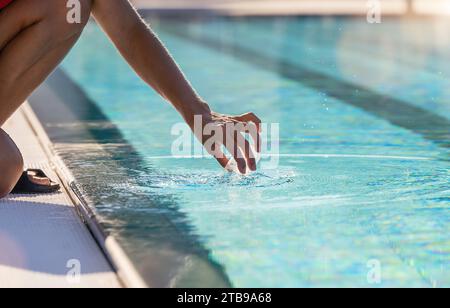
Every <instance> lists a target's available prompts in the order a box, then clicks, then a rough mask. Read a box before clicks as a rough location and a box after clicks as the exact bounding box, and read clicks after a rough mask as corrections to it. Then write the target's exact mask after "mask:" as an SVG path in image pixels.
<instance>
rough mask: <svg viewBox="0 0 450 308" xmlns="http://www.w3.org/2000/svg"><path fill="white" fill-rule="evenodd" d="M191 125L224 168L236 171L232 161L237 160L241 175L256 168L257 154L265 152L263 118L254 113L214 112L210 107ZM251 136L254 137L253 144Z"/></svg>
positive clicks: (209, 151) (207, 149)
mask: <svg viewBox="0 0 450 308" xmlns="http://www.w3.org/2000/svg"><path fill="white" fill-rule="evenodd" d="M190 126H191V128H192V130H193V131H194V134H195V135H196V137H197V138H198V139H199V140H200V141H201V143H202V144H203V146H204V147H205V149H206V151H208V153H209V154H211V155H212V156H214V157H215V158H216V159H217V161H218V162H219V164H220V165H221V166H222V167H223V168H225V169H227V170H229V171H233V168H232V165H231V164H232V162H233V160H234V162H236V166H237V169H238V170H239V172H240V173H241V174H246V173H247V172H248V171H256V165H257V154H258V153H260V152H261V138H260V133H261V120H260V119H259V118H258V117H257V116H256V115H255V114H254V113H252V112H250V113H246V114H243V115H239V116H232V115H225V114H220V113H217V112H213V111H210V110H209V108H208V110H206V111H205V112H202V113H201V114H197V115H196V116H195V119H194V123H193V124H192V123H190ZM247 136H250V137H251V138H252V139H253V146H252V145H251V143H250V142H249V140H248V139H247V138H246V137H247ZM222 148H225V149H226V151H227V152H228V153H229V154H230V155H231V156H232V159H230V158H228V157H227V155H226V154H225V153H224V151H223V150H222Z"/></svg>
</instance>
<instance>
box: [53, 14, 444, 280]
mask: <svg viewBox="0 0 450 308" xmlns="http://www.w3.org/2000/svg"><path fill="white" fill-rule="evenodd" d="M155 21H159V23H158V22H156V28H157V30H160V32H161V34H162V36H163V39H164V41H165V42H166V43H167V44H168V45H169V48H170V49H171V50H172V51H173V53H174V54H175V56H176V58H177V59H178V60H179V61H180V63H181V65H182V66H183V68H184V69H185V70H186V73H187V75H188V76H189V77H190V78H191V79H192V81H193V83H194V84H195V85H196V86H197V88H198V89H199V91H200V92H201V93H202V94H204V96H205V97H206V98H207V99H208V101H210V102H211V104H212V105H213V106H214V107H215V108H216V109H217V110H219V111H225V112H232V111H235V112H236V113H240V112H246V111H248V110H249V109H254V110H257V111H258V113H259V115H260V116H261V117H262V118H263V119H264V120H265V121H266V122H278V123H281V136H280V142H281V151H282V153H281V154H282V155H280V166H279V168H278V169H276V170H260V171H258V172H257V173H255V174H252V175H250V176H247V177H242V176H238V175H234V174H228V173H226V172H224V171H221V170H219V169H218V166H217V164H216V162H215V161H214V160H212V159H170V158H169V159H158V157H167V156H170V152H169V151H170V148H171V142H172V140H173V136H171V135H170V131H171V126H172V125H173V124H174V123H176V122H177V121H179V120H180V119H179V118H177V116H176V114H175V113H174V111H173V110H172V109H171V108H170V107H169V106H167V104H164V103H163V102H162V101H161V100H160V99H159V98H158V97H157V96H156V95H154V94H153V92H151V91H150V90H149V89H148V88H147V87H146V86H145V85H144V84H142V83H141V82H140V81H138V79H137V78H136V77H135V76H134V74H133V73H132V72H131V71H130V70H129V68H128V67H127V66H126V64H125V63H124V62H123V61H122V60H120V59H119V58H118V56H117V54H116V53H115V52H114V51H113V49H112V47H111V46H110V45H109V42H108V41H107V40H106V39H104V40H100V39H99V30H98V29H97V28H95V27H94V26H92V25H90V26H89V27H88V29H87V32H86V34H85V36H84V38H83V39H82V41H81V42H80V43H79V44H78V46H77V48H76V49H75V51H74V52H73V53H72V54H71V55H70V57H69V59H68V62H67V64H66V65H65V68H66V71H67V72H68V74H70V76H71V77H72V78H73V79H74V80H75V81H76V82H77V83H79V84H80V85H82V86H83V88H84V90H85V91H86V92H87V93H88V95H89V96H90V97H91V98H92V100H93V101H95V105H93V106H94V107H95V108H90V109H88V110H90V111H89V112H87V113H84V115H83V119H85V121H86V124H89V125H81V126H80V125H78V124H77V125H71V124H70V123H68V122H66V123H65V124H64V125H61V123H60V122H58V121H57V119H54V120H53V121H49V123H47V124H50V125H48V128H49V130H50V131H51V132H53V135H54V136H58V137H57V138H54V139H56V141H57V151H58V153H60V154H61V155H62V156H63V158H64V160H65V161H66V162H67V163H68V165H69V166H70V167H71V169H72V170H73V172H74V173H75V176H76V178H77V180H78V182H79V185H80V186H81V188H82V190H83V191H84V192H85V193H86V194H87V195H88V196H89V197H90V198H91V199H92V200H93V202H94V203H95V205H96V207H97V209H98V212H99V215H100V217H101V219H102V222H103V225H104V226H105V228H106V229H107V230H108V231H109V232H111V233H112V234H114V235H116V236H117V237H118V238H119V241H120V242H121V244H122V245H123V246H124V248H125V249H126V251H127V252H128V254H129V255H130V256H131V258H132V260H133V262H135V264H137V266H138V268H139V270H140V271H141V272H142V273H144V275H145V276H146V278H147V279H148V280H149V281H150V282H151V283H154V284H156V285H170V286H174V285H182V286H198V285H201V286H205V285H208V286H210V285H228V284H231V285H233V286H238V287H241V286H243V287H248V286H252V287H259V286H261V287H264V286H265V287H267V286H278V287H284V286H325V287H326V286H336V285H339V286H371V285H370V284H368V282H367V271H368V269H367V262H368V261H369V260H373V259H375V260H378V261H379V262H380V263H381V265H382V284H381V286H410V287H411V286H450V273H449V267H448V264H449V261H450V254H449V252H450V248H449V247H450V246H449V245H450V232H449V231H450V230H449V223H448V222H449V218H450V213H449V211H448V205H449V196H450V187H449V183H450V171H449V163H448V157H449V155H448V154H449V152H448V144H449V134H448V132H449V130H448V127H449V124H448V123H449V119H450V118H449V115H450V112H449V111H450V107H449V104H448V101H449V99H450V93H449V92H448V90H447V89H449V88H450V87H448V85H449V84H448V78H447V76H448V74H449V73H450V70H448V68H447V66H446V63H448V54H450V53H448V52H447V49H448V47H446V46H444V45H439V44H433V43H432V41H433V35H429V36H422V37H421V39H416V38H415V34H417V33H421V32H422V31H425V30H423V29H426V30H427V31H431V32H432V33H434V32H433V31H434V30H433V29H435V30H436V28H435V25H434V24H433V23H432V22H430V21H424V20H418V21H415V20H407V21H398V20H389V21H388V22H386V23H383V24H382V25H380V26H376V27H377V28H373V26H368V25H367V24H366V23H365V21H361V20H358V19H334V18H323V19H321V18H307V19H297V18H288V19H283V18H279V19H277V18H275V19H268V18H260V19H245V18H244V19H240V18H238V19H229V18H225V19H221V18H218V19H206V20H202V19H201V20H196V21H189V20H186V21H183V23H182V24H180V21H178V22H174V21H173V20H155ZM430 23H431V24H430ZM405 29H408V31H406V30H405ZM243 38H245V39H243ZM94 41H95V42H96V43H95V44H92V42H94ZM378 42H382V44H378ZM268 46H269V47H270V48H268ZM405 46H406V47H405ZM100 47H101V49H102V50H104V52H103V53H99V52H96V51H97V50H99V49H100ZM399 48H400V49H399ZM193 59H194V60H195V61H194V60H193ZM436 68H441V70H440V72H438V71H436ZM113 72H114V73H113ZM211 76H212V77H211ZM91 104H92V102H91ZM99 113H100V114H102V115H103V117H99V116H98V114H99ZM155 115H157V116H155ZM51 126H52V127H53V128H52V127H51ZM80 130H88V133H81V134H80ZM98 143H100V145H99V144H98ZM80 144H81V145H82V146H80ZM302 153H303V154H302ZM327 154H329V155H327Z"/></svg>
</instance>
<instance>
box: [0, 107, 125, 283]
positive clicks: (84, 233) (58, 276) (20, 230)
mask: <svg viewBox="0 0 450 308" xmlns="http://www.w3.org/2000/svg"><path fill="white" fill-rule="evenodd" d="M4 129H5V130H6V131H7V132H8V133H9V134H10V135H11V137H12V138H13V139H14V140H15V141H16V143H17V144H18V146H19V148H20V149H21V151H22V153H23V154H24V159H25V164H26V166H27V167H32V168H41V169H43V170H45V172H47V173H48V174H49V175H50V176H51V177H52V179H55V180H56V179H58V177H57V175H56V174H55V173H54V172H53V170H52V164H51V162H50V160H49V158H48V157H47V155H46V152H45V150H44V148H43V147H42V146H41V144H40V143H39V140H38V138H37V136H36V134H35V132H34V131H33V129H32V127H31V126H30V124H29V122H28V121H27V118H26V117H25V114H24V111H23V109H21V110H19V111H18V112H17V113H16V114H15V115H14V116H13V117H12V118H11V119H10V120H9V121H8V122H7V124H6V125H5V127H4ZM77 270H79V272H81V275H80V276H77V275H74V274H76V273H77ZM0 287H2V288H3V287H57V288H64V287H73V288H86V287H89V288H91V287H92V288H95V287H108V288H109V287H120V283H119V281H118V279H117V276H116V274H115V272H114V271H113V270H112V268H111V266H110V265H109V263H108V261H107V259H106V257H105V256H104V254H103V253H102V251H101V249H100V248H99V246H98V245H97V243H96V242H95V240H94V238H93V237H92V235H91V233H90V232H89V230H88V228H87V227H86V226H85V224H84V223H83V222H82V221H81V219H80V217H79V216H78V214H77V212H76V210H75V206H74V204H73V202H72V200H71V198H70V197H69V195H68V194H67V193H66V192H65V191H63V192H60V193H56V194H51V195H28V196H26V195H10V196H8V197H7V198H6V199H3V200H0Z"/></svg>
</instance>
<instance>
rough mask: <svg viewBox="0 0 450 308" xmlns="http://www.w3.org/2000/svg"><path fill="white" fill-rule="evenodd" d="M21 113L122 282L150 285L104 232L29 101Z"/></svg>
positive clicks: (129, 286)
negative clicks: (54, 148)
mask: <svg viewBox="0 0 450 308" xmlns="http://www.w3.org/2000/svg"><path fill="white" fill-rule="evenodd" d="M21 112H22V113H23V115H24V117H25V119H26V120H27V122H28V123H29V125H30V127H31V128H32V129H33V131H34V132H35V134H36V137H37V139H38V141H39V143H40V144H41V146H42V148H43V149H44V151H45V153H46V155H47V156H48V158H49V160H50V161H51V162H52V163H53V164H54V166H55V172H56V173H57V175H58V177H59V178H60V180H61V183H62V184H63V185H64V188H65V189H66V191H67V192H68V194H69V197H70V198H71V199H72V202H73V203H74V205H75V209H76V211H77V213H78V215H79V216H80V218H81V219H82V221H83V222H84V223H85V225H86V226H87V227H88V229H89V231H90V232H91V234H92V236H93V237H94V239H95V241H96V243H97V244H98V245H99V247H100V248H101V250H102V252H103V253H104V254H105V256H106V258H107V260H108V261H109V262H110V264H111V266H112V267H113V269H114V270H115V272H116V274H117V276H118V278H119V280H120V282H121V283H122V284H123V285H124V286H125V287H127V288H148V287H149V286H148V285H147V284H146V283H145V282H144V280H143V279H142V277H141V275H140V274H139V272H138V271H137V269H136V268H135V266H134V265H133V264H132V262H131V261H130V259H129V258H128V257H127V255H126V254H125V252H124V250H123V249H122V247H121V246H120V245H119V244H118V242H117V240H116V239H115V238H114V237H113V236H111V235H106V234H105V232H104V231H103V229H102V227H101V226H100V223H99V222H98V220H97V215H96V212H95V209H94V208H93V207H91V206H90V205H89V202H87V201H86V199H85V197H84V196H83V195H82V194H81V192H80V191H79V189H78V188H77V186H76V183H75V179H74V177H73V175H72V173H71V172H70V170H69V169H68V168H67V166H66V165H65V164H64V162H63V160H62V159H61V157H60V156H59V155H58V154H57V153H55V151H54V150H53V143H52V142H51V140H50V138H49V136H48V135H47V133H46V131H45V129H44V127H43V126H42V124H41V122H40V120H39V119H38V117H37V115H36V114H35V112H34V111H33V109H32V107H31V106H30V104H29V103H28V102H26V103H25V104H24V105H23V107H22V108H21Z"/></svg>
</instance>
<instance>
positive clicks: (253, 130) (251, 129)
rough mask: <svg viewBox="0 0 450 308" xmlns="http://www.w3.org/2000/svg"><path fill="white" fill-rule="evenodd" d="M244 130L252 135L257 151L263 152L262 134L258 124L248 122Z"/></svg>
mask: <svg viewBox="0 0 450 308" xmlns="http://www.w3.org/2000/svg"><path fill="white" fill-rule="evenodd" d="M244 132H245V133H247V134H249V135H250V137H251V138H252V139H253V142H254V143H255V148H256V151H257V152H258V153H261V134H260V133H259V131H258V128H257V126H256V124H254V123H246V125H245V130H244Z"/></svg>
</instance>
